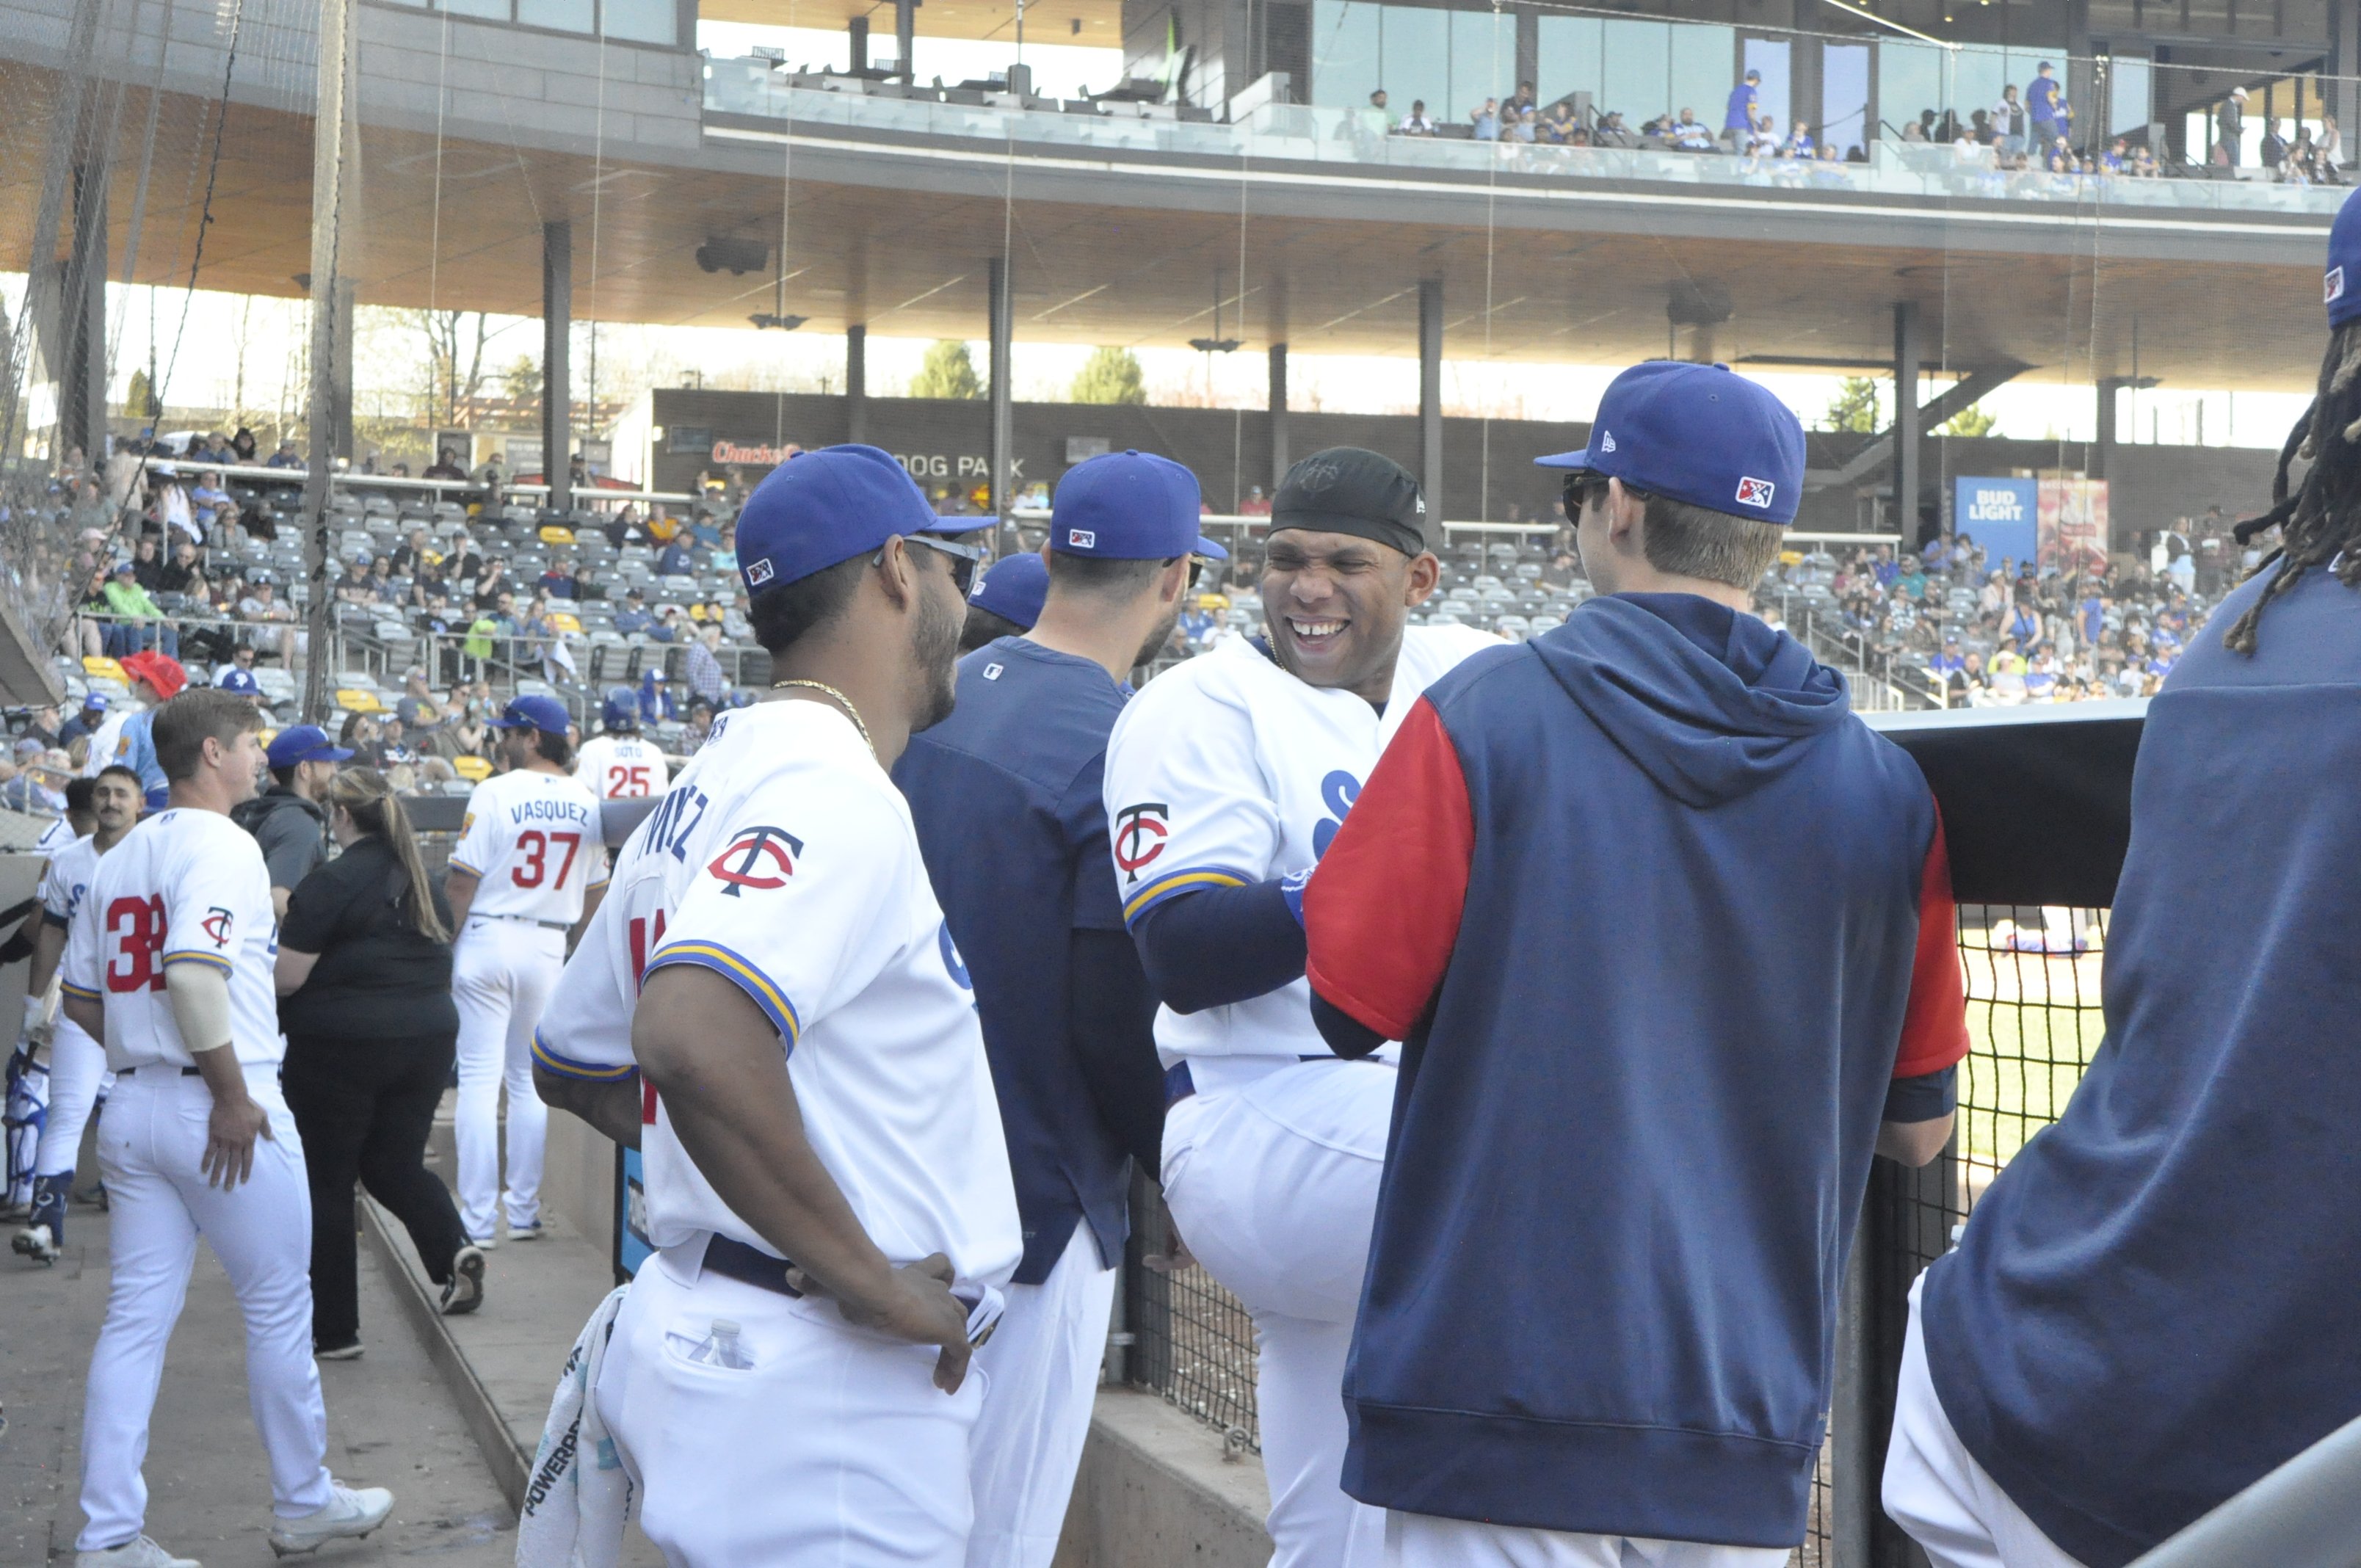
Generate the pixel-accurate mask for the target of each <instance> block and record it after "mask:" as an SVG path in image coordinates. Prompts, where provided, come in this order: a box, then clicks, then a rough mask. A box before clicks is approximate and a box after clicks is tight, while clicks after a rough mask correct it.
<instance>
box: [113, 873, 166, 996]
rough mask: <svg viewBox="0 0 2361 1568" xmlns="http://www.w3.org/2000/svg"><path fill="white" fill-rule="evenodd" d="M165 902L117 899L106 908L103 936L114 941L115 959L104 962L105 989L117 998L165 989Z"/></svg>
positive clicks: (159, 899) (152, 896) (160, 897)
mask: <svg viewBox="0 0 2361 1568" xmlns="http://www.w3.org/2000/svg"><path fill="white" fill-rule="evenodd" d="M164 927H165V917H164V899H163V895H162V894H150V895H148V897H146V898H118V899H116V900H115V902H114V903H112V904H110V905H107V906H106V934H107V935H108V936H109V937H111V938H119V940H118V941H117V942H116V943H115V956H114V957H113V958H112V959H108V960H107V965H106V989H107V990H109V991H112V992H115V993H117V994H118V995H119V994H121V993H123V992H130V991H161V990H163V989H164V966H163V965H162V964H160V963H159V962H158V961H157V959H159V957H160V956H161V955H162V953H163V951H164Z"/></svg>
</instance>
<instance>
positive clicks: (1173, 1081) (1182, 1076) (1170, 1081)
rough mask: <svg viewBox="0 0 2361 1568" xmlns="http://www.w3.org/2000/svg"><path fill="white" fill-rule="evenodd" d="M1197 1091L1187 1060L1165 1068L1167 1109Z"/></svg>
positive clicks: (1322, 1055)
mask: <svg viewBox="0 0 2361 1568" xmlns="http://www.w3.org/2000/svg"><path fill="white" fill-rule="evenodd" d="M1295 1059H1296V1060H1297V1061H1299V1062H1307V1061H1352V1060H1355V1059H1356V1058H1352V1057H1340V1056H1336V1055H1334V1054H1333V1053H1332V1052H1328V1051H1312V1052H1309V1053H1307V1054H1305V1055H1303V1056H1300V1057H1297V1058H1295ZM1359 1059H1369V1058H1359ZM1196 1092H1197V1080H1196V1079H1195V1077H1193V1076H1192V1075H1191V1073H1190V1071H1189V1064H1188V1063H1187V1062H1185V1061H1177V1062H1174V1063H1173V1064H1172V1065H1171V1066H1170V1067H1168V1068H1166V1069H1164V1108H1165V1109H1166V1110H1167V1111H1170V1110H1171V1109H1172V1107H1174V1106H1175V1105H1178V1104H1180V1102H1182V1101H1183V1100H1186V1099H1188V1098H1189V1096H1191V1094H1194V1093H1196Z"/></svg>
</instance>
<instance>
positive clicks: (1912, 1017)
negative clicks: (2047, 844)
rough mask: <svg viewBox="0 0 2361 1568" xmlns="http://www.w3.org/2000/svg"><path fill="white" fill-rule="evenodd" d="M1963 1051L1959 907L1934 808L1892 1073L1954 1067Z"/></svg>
mask: <svg viewBox="0 0 2361 1568" xmlns="http://www.w3.org/2000/svg"><path fill="white" fill-rule="evenodd" d="M1967 1054H1968V998H1967V992H1966V991H1965V989H1964V988H1963V986H1962V984H1961V981H1960V911H1959V906H1958V905H1955V904H1953V903H1952V902H1951V851H1950V850H1949V847H1948V846H1947V845H1946V844H1945V843H1944V841H1943V808H1942V807H1941V806H1937V807H1936V808H1935V836H1934V839H1932V841H1930V842H1929V843H1928V844H1927V867H1926V870H1925V871H1924V872H1921V873H1920V874H1919V878H1918V954H1917V957H1916V960H1915V961H1914V962H1913V964H1912V966H1911V970H1910V1004H1909V1006H1908V1008H1907V1009H1906V1010H1905V1012H1904V1013H1903V1015H1902V1048H1901V1050H1900V1051H1899V1052H1898V1053H1896V1055H1895V1056H1894V1077H1896V1078H1921V1077H1924V1076H1925V1075H1926V1074H1927V1073H1930V1072H1940V1071H1942V1070H1943V1069H1945V1068H1947V1067H1951V1066H1955V1065H1956V1064H1958V1063H1959V1062H1960V1061H1961V1060H1962V1059H1964V1058H1966V1056H1967Z"/></svg>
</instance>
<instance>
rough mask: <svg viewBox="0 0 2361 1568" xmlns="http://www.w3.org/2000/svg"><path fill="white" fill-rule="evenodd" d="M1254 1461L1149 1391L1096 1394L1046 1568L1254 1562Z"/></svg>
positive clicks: (1265, 1506) (1259, 1491) (1266, 1553)
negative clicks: (1062, 1525)
mask: <svg viewBox="0 0 2361 1568" xmlns="http://www.w3.org/2000/svg"><path fill="white" fill-rule="evenodd" d="M1269 1511H1270V1490H1269V1487H1268V1486H1266V1485H1265V1483H1264V1481H1263V1474H1262V1462H1261V1461H1260V1460H1259V1459H1257V1458H1256V1457H1255V1456H1254V1455H1253V1454H1250V1453H1241V1454H1238V1455H1235V1456H1233V1457H1224V1453H1223V1449H1222V1439H1221V1434H1220V1433H1218V1432H1216V1431H1213V1429H1212V1428H1211V1427H1208V1426H1206V1425H1204V1424H1203V1423H1202V1422H1200V1421H1197V1420H1192V1419H1191V1418H1190V1417H1188V1416H1186V1415H1183V1414H1182V1413H1181V1412H1180V1410H1178V1409H1174V1408H1173V1407H1172V1406H1170V1405H1168V1404H1166V1403H1165V1402H1164V1401H1163V1400H1162V1399H1161V1398H1158V1397H1157V1396H1156V1395H1153V1394H1144V1393H1139V1392H1137V1391H1136V1390H1133V1389H1129V1388H1102V1389H1101V1390H1099V1400H1098V1409H1097V1412H1096V1415H1095V1418H1094V1419H1093V1421H1092V1422H1091V1437H1090V1443H1089V1446H1088V1447H1086V1448H1085V1449H1083V1451H1082V1473H1081V1474H1080V1475H1077V1476H1076V1477H1075V1479H1074V1496H1073V1500H1072V1501H1071V1503H1070V1504H1069V1505H1068V1507H1067V1509H1066V1530H1065V1534H1064V1536H1063V1537H1062V1538H1061V1539H1060V1541H1059V1542H1058V1556H1057V1559H1056V1562H1055V1563H1054V1564H1053V1568H1263V1565H1264V1564H1265V1563H1268V1562H1269V1561H1270V1537H1269V1536H1268V1535H1266V1534H1265V1533H1264V1532H1263V1528H1262V1519H1263V1516H1264V1515H1265V1514H1266V1513H1268V1512H1269Z"/></svg>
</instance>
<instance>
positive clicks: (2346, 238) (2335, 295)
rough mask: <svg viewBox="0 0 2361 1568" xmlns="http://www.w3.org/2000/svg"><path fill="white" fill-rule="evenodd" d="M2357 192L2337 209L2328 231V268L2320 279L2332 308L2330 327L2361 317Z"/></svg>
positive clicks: (2360, 206)
mask: <svg viewBox="0 0 2361 1568" xmlns="http://www.w3.org/2000/svg"><path fill="white" fill-rule="evenodd" d="M2356 196H2361V191H2356V192H2354V194H2353V195H2352V196H2347V197H2345V204H2344V205H2343V206H2341V207H2339V208H2337V209H2336V222H2335V224H2334V226H2332V227H2331V228H2330V229H2329V231H2328V269H2327V271H2326V272H2325V273H2324V274H2323V276H2322V278H2321V280H2320V298H2321V302H2322V303H2323V304H2324V305H2326V306H2327V307H2328V324H2329V325H2330V326H2332V327H2339V326H2343V325H2344V324H2345V323H2346V322H2349V321H2351V320H2353V319H2354V318H2355V317H2356V316H2361V204H2356V201H2355V197H2356Z"/></svg>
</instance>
